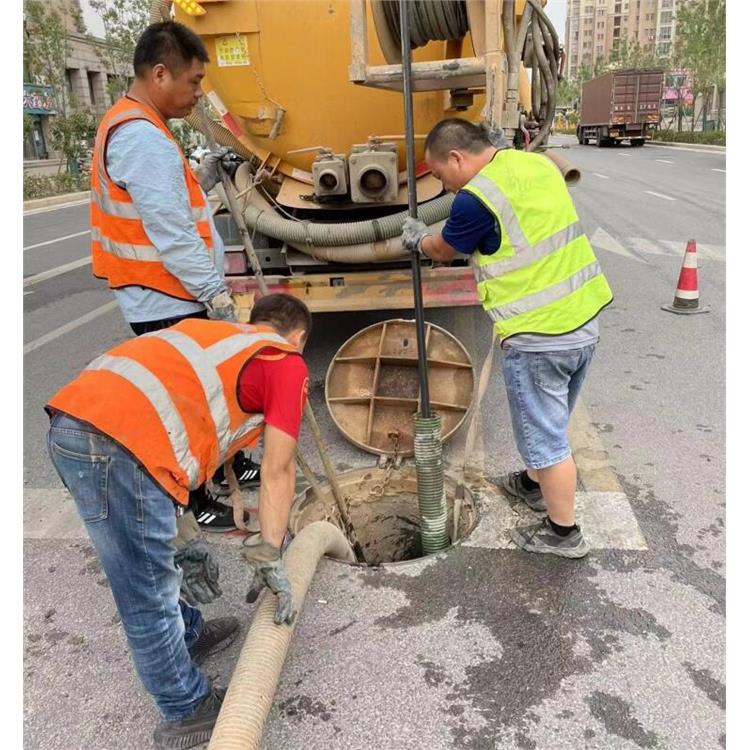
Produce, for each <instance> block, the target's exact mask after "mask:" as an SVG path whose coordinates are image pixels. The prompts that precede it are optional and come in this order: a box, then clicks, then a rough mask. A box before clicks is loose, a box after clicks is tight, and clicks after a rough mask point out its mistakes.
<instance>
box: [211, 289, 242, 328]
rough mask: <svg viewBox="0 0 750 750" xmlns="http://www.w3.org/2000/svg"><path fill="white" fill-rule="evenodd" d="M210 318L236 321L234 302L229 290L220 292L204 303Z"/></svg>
mask: <svg viewBox="0 0 750 750" xmlns="http://www.w3.org/2000/svg"><path fill="white" fill-rule="evenodd" d="M204 304H205V305H206V310H208V317H209V318H211V320H228V321H229V322H230V323H236V322H237V313H236V312H235V310H234V302H232V297H231V295H230V294H229V292H220V293H219V294H217V295H216V296H215V297H212V298H211V299H210V300H208V302H205V303H204Z"/></svg>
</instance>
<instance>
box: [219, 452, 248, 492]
mask: <svg viewBox="0 0 750 750" xmlns="http://www.w3.org/2000/svg"><path fill="white" fill-rule="evenodd" d="M232 468H233V469H234V475H235V476H236V477H237V482H238V483H239V485H240V489H241V490H244V489H248V488H250V487H257V486H258V485H259V484H260V464H256V463H255V461H253V459H252V458H248V457H247V456H245V455H244V454H242V453H241V454H239V456H238V457H237V458H235V459H234V461H233V462H232ZM213 483H214V485H215V486H216V494H217V495H222V496H224V495H228V494H229V483H228V482H227V480H226V479H225V478H224V467H223V466H220V467H219V468H218V469H217V471H216V474H214V478H213Z"/></svg>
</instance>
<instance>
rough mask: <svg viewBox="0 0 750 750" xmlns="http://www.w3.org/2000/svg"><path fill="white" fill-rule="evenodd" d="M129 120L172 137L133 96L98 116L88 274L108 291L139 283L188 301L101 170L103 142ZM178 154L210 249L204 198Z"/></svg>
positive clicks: (123, 194) (126, 200) (124, 194)
mask: <svg viewBox="0 0 750 750" xmlns="http://www.w3.org/2000/svg"><path fill="white" fill-rule="evenodd" d="M130 120H148V121H149V122H150V123H151V124H152V125H154V127H157V128H159V130H161V131H162V133H164V135H165V136H166V137H167V138H169V140H170V141H174V138H173V137H172V133H171V132H170V130H169V128H168V127H167V126H166V125H165V124H164V122H163V121H162V120H161V118H160V117H159V116H158V115H157V114H156V112H154V110H153V109H151V107H148V106H147V105H145V104H143V103H141V102H137V101H135V99H128V98H127V97H122V99H119V100H118V101H117V102H115V104H114V105H113V106H112V107H110V108H109V109H108V110H107V112H106V114H105V115H104V117H103V118H102V121H101V122H100V123H99V128H98V130H97V132H96V142H95V143H94V156H93V161H92V165H91V260H92V271H93V274H94V276H96V277H97V278H100V279H106V280H107V281H108V282H109V287H110V289H119V288H120V287H124V286H141V287H146V288H148V289H155V290H156V291H157V292H162V293H163V294H168V295H169V296H171V297H178V298H179V299H187V300H194V299H195V297H194V295H192V294H191V293H190V292H188V291H187V289H185V287H184V286H183V285H182V283H181V282H180V281H179V279H177V277H176V276H173V275H172V274H171V273H170V272H169V271H168V270H167V269H166V267H165V266H164V263H162V261H161V258H160V257H159V253H158V251H157V249H156V248H155V247H154V246H153V244H152V243H151V240H150V239H149V237H148V235H147V234H146V230H145V229H144V227H143V222H142V221H141V217H140V216H139V214H138V209H137V208H136V207H135V206H134V205H133V199H132V198H131V197H130V195H129V194H128V191H127V190H125V189H123V188H121V187H119V186H118V185H116V184H115V183H114V182H113V181H112V180H111V179H110V177H109V175H108V174H107V140H108V139H109V136H110V135H111V133H112V131H113V130H114V128H116V127H118V126H119V125H122V124H123V123H124V122H129V121H130ZM178 150H179V149H178ZM180 155H181V156H182V162H183V171H184V174H185V184H186V185H187V191H188V198H189V200H190V210H191V212H192V215H193V219H194V220H195V229H196V231H197V232H198V234H199V235H200V238H201V239H202V240H203V242H204V243H205V245H206V248H207V250H208V251H209V252H210V253H211V252H212V250H213V239H212V238H211V222H210V211H209V207H208V202H207V201H206V198H205V195H204V193H203V191H202V190H201V186H200V183H199V182H198V179H197V178H196V176H195V175H194V174H193V170H192V169H190V165H189V164H188V162H187V159H185V156H184V155H183V154H182V151H181V150H180Z"/></svg>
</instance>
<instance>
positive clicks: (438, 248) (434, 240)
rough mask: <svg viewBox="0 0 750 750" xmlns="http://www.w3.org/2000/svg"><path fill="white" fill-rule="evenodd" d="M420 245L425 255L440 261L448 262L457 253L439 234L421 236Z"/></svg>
mask: <svg viewBox="0 0 750 750" xmlns="http://www.w3.org/2000/svg"><path fill="white" fill-rule="evenodd" d="M420 247H421V248H422V252H423V253H424V254H425V255H427V256H428V257H430V258H432V260H436V261H438V262H440V263H448V262H450V261H452V260H453V259H454V258H455V257H456V256H457V255H458V253H457V252H456V251H455V250H454V249H453V247H452V246H451V245H449V244H448V243H447V242H446V241H445V240H444V239H443V236H442V235H441V234H427V235H425V236H424V237H423V238H422V242H421V244H420Z"/></svg>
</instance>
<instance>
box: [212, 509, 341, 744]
mask: <svg viewBox="0 0 750 750" xmlns="http://www.w3.org/2000/svg"><path fill="white" fill-rule="evenodd" d="M323 555H330V556H331V557H335V558H337V559H339V560H346V561H347V562H355V558H354V554H353V553H352V550H351V547H350V546H349V542H347V540H346V537H345V536H344V535H343V534H342V533H341V531H340V530H339V529H337V528H336V527H335V526H334V525H333V524H330V523H328V522H326V521H316V522H315V523H311V524H310V525H309V526H305V528H304V529H302V531H300V533H299V534H298V535H297V536H296V537H295V538H294V540H293V541H292V543H291V544H290V545H289V548H288V549H287V551H286V553H285V554H284V568H285V569H286V571H287V574H288V575H289V579H290V581H291V582H292V595H293V598H294V608H295V609H296V610H297V612H298V613H299V611H300V610H301V609H302V604H303V602H304V599H305V594H306V593H307V589H308V587H309V586H310V582H311V581H312V578H313V575H314V574H315V569H316V568H317V566H318V562H319V561H320V558H321V557H323ZM275 611H276V597H275V596H274V595H273V594H271V593H270V592H266V593H265V594H264V595H263V598H262V599H261V600H260V603H259V604H258V608H257V609H256V611H255V616H254V617H253V622H252V624H251V625H250V630H249V632H248V634H247V637H246V638H245V645H244V646H243V647H242V652H241V653H240V657H239V660H238V661H237V666H236V667H235V670H234V674H233V675H232V680H231V682H230V683H229V689H228V690H227V694H226V697H225V698H224V703H223V705H222V707H221V713H220V714H219V718H218V720H217V722H216V727H215V728H214V732H213V735H212V736H211V742H210V744H209V746H208V750H255V749H256V748H259V747H260V742H261V739H262V737H263V727H264V725H265V723H266V718H267V716H268V712H269V710H270V708H271V704H272V702H273V697H274V694H275V692H276V686H277V684H278V681H279V676H280V675H281V668H282V667H283V665H284V659H285V658H286V652H287V649H288V648H289V643H290V641H291V640H292V635H293V634H294V628H295V626H296V623H297V622H298V621H299V614H298V615H297V618H296V619H295V622H294V624H292V625H276V624H275V623H274V621H273V617H274V613H275Z"/></svg>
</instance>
